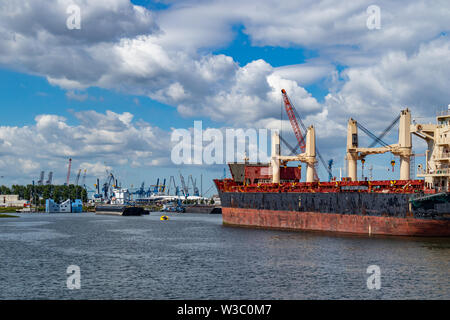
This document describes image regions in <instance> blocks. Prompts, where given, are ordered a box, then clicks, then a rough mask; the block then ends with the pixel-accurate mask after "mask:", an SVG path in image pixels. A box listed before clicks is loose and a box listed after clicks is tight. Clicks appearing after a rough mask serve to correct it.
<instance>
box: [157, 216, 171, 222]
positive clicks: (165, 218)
mask: <svg viewBox="0 0 450 320" xmlns="http://www.w3.org/2000/svg"><path fill="white" fill-rule="evenodd" d="M159 220H161V221H164V220H169V217H168V216H161V218H159Z"/></svg>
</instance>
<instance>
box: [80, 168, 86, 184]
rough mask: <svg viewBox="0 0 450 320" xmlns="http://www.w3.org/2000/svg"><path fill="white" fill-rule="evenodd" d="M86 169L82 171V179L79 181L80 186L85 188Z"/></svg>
mask: <svg viewBox="0 0 450 320" xmlns="http://www.w3.org/2000/svg"><path fill="white" fill-rule="evenodd" d="M86 171H87V170H86V169H84V173H83V179H82V180H81V185H82V186H83V187H85V188H86Z"/></svg>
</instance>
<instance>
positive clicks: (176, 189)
mask: <svg viewBox="0 0 450 320" xmlns="http://www.w3.org/2000/svg"><path fill="white" fill-rule="evenodd" d="M172 184H173V187H174V188H175V195H176V196H178V195H179V188H178V186H177V185H176V183H175V177H174V176H170V179H169V186H168V188H167V195H168V196H170V188H171V186H172Z"/></svg>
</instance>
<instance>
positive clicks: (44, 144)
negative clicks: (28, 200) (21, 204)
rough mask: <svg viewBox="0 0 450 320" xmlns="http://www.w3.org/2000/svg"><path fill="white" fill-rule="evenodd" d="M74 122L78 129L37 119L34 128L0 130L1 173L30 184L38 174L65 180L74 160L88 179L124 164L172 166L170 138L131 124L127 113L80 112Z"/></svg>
mask: <svg viewBox="0 0 450 320" xmlns="http://www.w3.org/2000/svg"><path fill="white" fill-rule="evenodd" d="M75 116H76V117H77V118H78V119H79V121H80V124H78V125H69V124H68V123H67V119H65V118H63V117H60V116H57V115H50V114H44V115H39V116H37V117H36V119H35V124H34V125H32V126H24V127H10V126H2V127H0V144H1V145H0V147H1V150H2V157H1V159H0V171H2V172H8V175H20V176H24V175H23V173H25V174H29V175H30V177H31V178H32V177H34V176H36V175H37V174H38V171H40V170H46V171H54V172H55V178H56V177H58V176H59V177H62V176H64V174H65V172H66V170H67V164H66V163H67V160H68V158H72V159H73V163H74V167H77V168H78V167H79V168H81V169H87V170H88V173H89V174H90V175H94V174H95V175H97V174H98V175H100V174H102V175H104V173H105V170H106V169H108V170H111V168H112V167H113V166H115V165H117V166H120V165H123V164H124V161H125V163H127V162H130V163H131V162H135V163H140V164H141V166H153V165H158V164H161V163H164V162H165V163H169V161H170V158H169V155H170V150H169V148H170V140H169V139H170V138H169V133H168V132H165V131H163V130H161V129H159V128H157V127H152V126H150V125H149V124H147V123H145V122H143V121H138V122H136V121H133V115H132V114H130V113H127V112H124V113H114V112H111V111H107V112H106V113H105V114H101V113H97V112H95V111H84V112H79V113H75ZM105 162H106V163H107V164H108V166H105V165H104V164H103V163H105ZM60 180H61V179H60ZM29 181H31V180H29ZM29 181H28V182H29ZM60 182H62V181H60Z"/></svg>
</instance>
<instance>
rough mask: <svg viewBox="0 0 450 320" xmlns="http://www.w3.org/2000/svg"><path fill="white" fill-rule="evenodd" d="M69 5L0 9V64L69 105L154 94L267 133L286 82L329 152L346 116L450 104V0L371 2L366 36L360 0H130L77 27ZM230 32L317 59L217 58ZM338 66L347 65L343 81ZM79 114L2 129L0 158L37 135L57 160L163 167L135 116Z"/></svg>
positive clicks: (372, 119)
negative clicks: (39, 79)
mask: <svg viewBox="0 0 450 320" xmlns="http://www.w3.org/2000/svg"><path fill="white" fill-rule="evenodd" d="M69 2H70V3H71V1H68V0H67V1H63V0H61V1H58V2H57V4H56V5H54V4H50V3H48V4H47V2H43V1H22V2H20V3H18V2H16V1H3V2H2V4H1V5H0V34H1V35H2V40H3V41H2V42H1V43H0V66H3V67H8V68H12V69H15V70H18V71H23V72H27V73H31V74H36V75H41V76H45V77H46V78H47V79H48V81H49V83H51V84H52V85H57V86H60V87H62V88H64V89H66V90H68V93H67V96H68V97H69V98H74V99H78V100H83V99H87V98H88V97H86V96H85V95H84V94H80V93H79V92H80V91H79V90H84V89H86V88H88V87H91V86H97V87H101V88H106V89H113V90H119V91H121V92H125V93H127V94H133V95H141V96H147V97H150V98H152V99H155V100H158V101H160V102H163V103H166V104H168V105H172V106H174V107H176V108H177V111H178V112H179V114H180V115H182V116H185V117H199V116H202V117H209V118H211V119H213V120H215V121H218V122H222V123H225V124H227V125H231V126H243V127H245V126H276V125H277V121H278V122H279V115H280V107H281V104H280V102H281V95H280V90H281V88H284V89H286V90H287V92H288V94H289V95H290V97H291V100H292V102H293V103H294V105H295V106H296V107H297V109H298V110H299V112H300V113H301V116H302V119H303V120H304V122H305V123H306V124H310V123H314V124H315V125H316V127H317V128H318V138H320V139H325V140H324V142H323V144H324V145H325V146H326V147H327V148H329V150H330V151H331V152H332V151H333V149H334V148H342V145H344V144H339V141H341V142H342V138H343V135H344V134H345V133H344V132H345V126H346V121H347V118H348V117H350V116H352V117H355V118H357V119H361V121H363V122H364V121H366V123H368V124H369V126H370V127H371V128H373V129H374V130H375V131H377V130H381V129H380V128H384V127H385V126H387V124H388V123H389V122H390V120H391V119H393V118H394V117H395V116H396V114H397V113H398V111H399V110H400V109H401V108H403V107H405V106H408V107H410V108H411V109H412V110H413V116H414V114H420V115H428V114H430V110H433V108H436V107H437V108H438V107H441V106H445V105H447V104H448V103H449V102H450V101H449V100H450V97H449V93H448V91H449V90H448V87H449V77H448V74H449V71H450V70H449V67H450V61H449V57H450V54H449V53H450V52H449V38H448V35H446V33H445V32H448V30H449V29H450V22H449V20H448V16H449V15H450V6H449V5H448V2H447V1H422V0H416V1H395V2H392V1H379V2H378V3H377V5H378V6H380V8H381V29H380V30H368V29H367V27H366V19H367V13H366V8H367V7H368V6H369V5H370V4H372V2H370V1H365V0H358V1H352V2H340V3H336V2H335V1H331V0H322V1H313V2H311V1H294V2H293V1H274V0H260V1H245V2H242V1H234V0H228V1H224V0H215V1H183V2H175V3H173V4H171V6H170V8H169V9H167V10H162V11H159V12H157V13H151V12H150V11H149V10H146V9H144V8H142V7H139V6H133V5H131V4H130V2H129V1H126V0H113V1H95V2H94V1H82V0H79V1H76V3H77V4H78V5H80V7H81V9H82V29H81V30H80V32H76V31H75V32H72V31H69V30H67V28H66V26H65V19H66V18H67V14H66V13H65V8H66V6H67V5H68V3H69ZM235 26H242V30H243V32H244V33H246V34H247V35H248V36H249V38H250V41H251V43H252V44H253V45H257V46H267V45H270V46H281V47H294V48H303V49H308V50H314V51H315V52H317V57H316V58H314V59H311V60H308V61H307V62H306V63H304V64H298V65H294V66H283V67H278V68H274V67H273V66H271V65H270V64H269V63H267V62H266V61H264V60H261V59H257V60H255V61H252V62H250V63H248V64H246V65H242V66H240V65H239V64H238V63H237V62H236V61H235V60H234V59H233V58H232V57H229V56H225V55H221V54H212V53H211V52H214V50H215V49H218V48H224V47H226V46H227V45H228V44H229V43H230V42H231V41H232V39H233V27H235ZM11 35H14V36H11ZM335 65H345V66H346V68H345V69H344V70H343V71H341V72H340V73H338V71H337V70H336V68H335ZM324 79H325V80H324ZM319 81H324V82H325V84H327V85H329V86H330V87H329V91H330V93H329V94H328V96H327V97H326V99H325V102H323V103H320V102H319V101H317V99H316V98H314V97H313V96H312V95H311V94H310V93H309V92H308V91H307V90H306V89H305V87H307V86H310V85H314V84H316V83H317V82H319ZM77 90H78V91H77ZM76 117H77V118H78V120H79V121H80V125H79V127H77V128H74V127H73V126H70V125H68V124H67V121H66V120H65V119H62V118H59V117H56V116H48V115H47V116H41V117H39V118H36V124H35V125H34V126H30V127H22V128H17V127H15V128H14V127H8V130H7V131H8V132H11V134H9V133H6V132H5V130H4V131H0V132H2V133H1V134H2V135H0V142H1V141H3V142H2V144H3V146H4V147H5V150H2V153H4V152H6V153H7V152H12V151H11V150H12V149H11V148H12V147H11V146H10V145H8V143H10V144H11V143H12V144H14V146H15V149H17V150H21V151H22V152H23V151H24V150H27V149H26V147H25V146H28V144H29V143H30V141H32V143H33V144H34V145H46V146H48V147H49V148H50V150H53V152H54V154H53V155H52V156H54V157H67V156H72V155H74V154H82V155H84V156H85V157H94V158H95V157H97V156H110V155H111V154H114V153H115V152H121V150H133V151H132V152H131V153H130V156H129V159H128V160H127V163H130V164H131V165H132V166H134V167H138V166H140V165H143V164H151V165H155V164H159V163H163V160H161V159H163V157H159V156H155V152H156V153H158V152H159V151H161V150H164V149H165V148H166V147H165V146H163V145H161V146H160V147H159V146H158V145H159V141H160V139H159V140H158V139H157V140H155V141H158V142H157V143H156V144H155V143H152V144H151V145H150V144H149V143H148V140H151V139H155V137H156V136H157V133H156V132H157V129H155V128H152V127H150V126H148V125H145V124H144V125H142V127H141V126H140V125H139V124H137V123H136V122H134V121H133V116H132V115H131V114H129V113H122V114H115V113H111V112H107V113H106V114H99V113H96V112H94V111H87V112H82V113H76ZM365 119H367V120H365ZM82 128H88V130H86V132H81V131H82V130H80V129H82ZM155 130H156V131H155ZM161 134H163V133H161ZM155 146H158V147H156V149H157V150H156V151H154V148H155ZM336 150H337V149H336ZM157 151H158V152H157ZM36 154H38V155H39V154H40V153H39V152H36ZM139 157H141V158H143V159H141V160H139V159H138V158H139ZM28 167H30V165H28Z"/></svg>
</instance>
